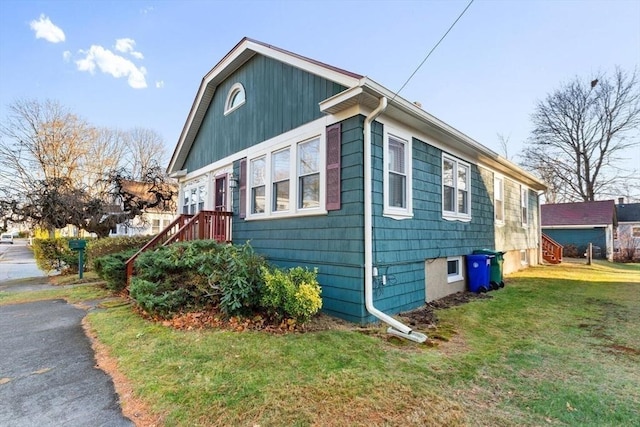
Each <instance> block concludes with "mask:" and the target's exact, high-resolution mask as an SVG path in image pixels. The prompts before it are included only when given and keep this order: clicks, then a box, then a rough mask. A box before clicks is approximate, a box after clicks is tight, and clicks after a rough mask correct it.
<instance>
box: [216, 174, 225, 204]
mask: <svg viewBox="0 0 640 427" xmlns="http://www.w3.org/2000/svg"><path fill="white" fill-rule="evenodd" d="M214 197H215V200H214V203H213V210H215V211H226V210H227V175H223V176H220V177H216V189H215V196H214Z"/></svg>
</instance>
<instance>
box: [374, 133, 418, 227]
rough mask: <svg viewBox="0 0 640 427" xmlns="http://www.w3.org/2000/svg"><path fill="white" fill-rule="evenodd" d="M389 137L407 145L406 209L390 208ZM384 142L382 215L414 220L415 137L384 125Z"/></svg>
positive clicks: (405, 162)
mask: <svg viewBox="0 0 640 427" xmlns="http://www.w3.org/2000/svg"><path fill="white" fill-rule="evenodd" d="M389 137H393V138H394V139H397V140H399V141H400V142H403V143H404V144H405V146H404V148H405V150H404V165H405V178H406V184H405V186H406V187H405V198H406V207H404V208H399V207H397V206H389V162H388V161H387V159H388V157H389V154H388V153H389ZM383 138H384V141H383V154H382V163H383V168H382V173H383V177H384V178H383V199H384V208H383V211H382V215H383V216H386V217H389V218H393V219H397V220H402V219H408V218H413V185H412V182H413V154H412V153H413V137H412V136H411V135H410V134H408V133H406V132H402V131H399V130H397V129H395V128H393V127H390V126H389V125H387V124H385V125H384V136H383Z"/></svg>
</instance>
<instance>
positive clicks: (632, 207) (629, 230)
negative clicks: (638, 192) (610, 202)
mask: <svg viewBox="0 0 640 427" xmlns="http://www.w3.org/2000/svg"><path fill="white" fill-rule="evenodd" d="M616 215H617V217H618V227H617V229H616V230H615V232H614V240H613V244H614V250H615V258H616V259H620V260H624V261H631V260H637V259H640V203H626V204H625V203H624V199H623V198H620V199H618V204H617V205H616Z"/></svg>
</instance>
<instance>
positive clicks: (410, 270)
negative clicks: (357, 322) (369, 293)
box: [368, 123, 494, 320]
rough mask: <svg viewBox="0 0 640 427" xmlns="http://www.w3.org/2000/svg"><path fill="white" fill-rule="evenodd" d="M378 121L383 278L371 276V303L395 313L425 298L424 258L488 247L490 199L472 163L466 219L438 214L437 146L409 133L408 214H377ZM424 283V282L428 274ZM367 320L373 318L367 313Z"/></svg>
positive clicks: (378, 246)
mask: <svg viewBox="0 0 640 427" xmlns="http://www.w3.org/2000/svg"><path fill="white" fill-rule="evenodd" d="M383 130H384V128H383V126H382V125H381V124H379V123H374V126H373V132H374V135H373V144H374V147H373V155H374V164H373V168H374V170H373V178H374V183H373V189H374V195H373V202H374V220H373V227H374V247H373V251H374V254H373V259H374V263H375V265H376V266H377V267H378V270H379V274H380V275H382V274H385V275H387V284H386V285H384V286H383V285H382V283H381V281H380V280H376V281H375V283H376V293H375V295H374V297H375V298H374V302H375V304H376V307H378V308H380V309H381V310H384V311H386V312H388V313H391V314H394V313H398V312H401V311H405V310H409V309H412V308H416V307H419V306H421V305H423V304H424V301H425V267H424V266H425V264H424V263H425V260H427V259H434V258H442V257H448V256H458V255H467V254H470V253H471V252H472V251H473V250H474V249H479V248H485V247H493V245H494V222H493V201H492V199H491V197H490V195H489V192H488V189H487V187H486V185H485V183H484V181H483V180H482V179H481V176H480V172H479V170H478V167H477V166H475V165H471V203H472V204H471V215H472V220H471V222H460V221H447V220H444V219H443V218H442V181H441V176H442V170H441V169H442V151H441V150H440V149H438V148H435V147H433V146H430V145H428V144H426V143H424V142H422V141H420V140H418V139H415V138H414V139H413V141H412V146H413V183H412V184H413V214H414V217H413V218H411V219H404V220H394V219H392V218H386V217H383V216H382V212H383V208H384V199H383V194H382V193H383V191H382V190H383V163H382V155H383ZM426 279H427V288H428V279H429V278H426ZM368 320H372V319H371V318H368Z"/></svg>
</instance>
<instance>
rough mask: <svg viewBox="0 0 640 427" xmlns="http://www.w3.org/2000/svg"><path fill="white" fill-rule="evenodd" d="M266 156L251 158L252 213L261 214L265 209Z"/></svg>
mask: <svg viewBox="0 0 640 427" xmlns="http://www.w3.org/2000/svg"><path fill="white" fill-rule="evenodd" d="M265 170H266V159H265V156H262V157H258V158H257V159H253V160H251V177H250V183H251V213H253V214H261V213H264V210H265V190H266V189H265Z"/></svg>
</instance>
